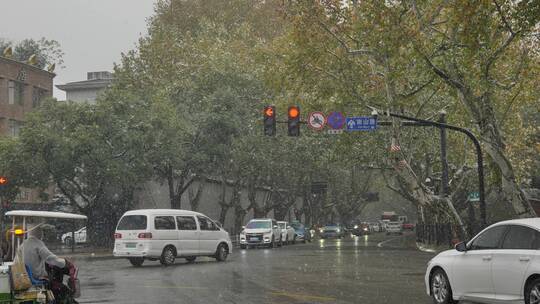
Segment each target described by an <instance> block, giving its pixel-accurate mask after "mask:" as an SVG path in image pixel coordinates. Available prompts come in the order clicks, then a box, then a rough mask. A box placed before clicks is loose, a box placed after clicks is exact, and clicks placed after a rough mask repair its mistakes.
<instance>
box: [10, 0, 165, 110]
mask: <svg viewBox="0 0 540 304" xmlns="http://www.w3.org/2000/svg"><path fill="white" fill-rule="evenodd" d="M154 2H155V0H0V38H6V39H9V40H13V41H20V40H22V39H25V38H33V39H39V38H41V37H45V38H47V39H54V40H56V41H58V42H59V43H60V45H61V46H62V50H63V51H64V53H65V55H64V65H65V68H64V69H58V68H57V69H56V71H55V72H56V78H55V79H54V83H55V85H56V84H63V83H66V82H71V81H79V80H85V79H86V72H90V71H111V70H112V67H113V63H114V62H118V61H119V60H120V53H121V52H125V51H128V50H130V49H133V48H135V43H136V42H137V40H138V38H139V37H140V36H141V35H145V34H146V21H147V18H148V17H150V16H151V15H152V13H153V3H154ZM54 96H55V97H57V98H59V99H61V100H63V99H65V93H64V92H63V91H60V90H58V89H56V87H55V91H54Z"/></svg>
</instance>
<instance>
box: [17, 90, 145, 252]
mask: <svg viewBox="0 0 540 304" xmlns="http://www.w3.org/2000/svg"><path fill="white" fill-rule="evenodd" d="M138 132H140V129H137V128H133V126H132V125H130V124H129V123H127V122H126V121H124V120H119V119H117V117H115V116H114V115H111V112H110V111H109V109H107V108H106V107H98V106H95V105H89V104H76V103H69V102H68V103H65V102H57V101H54V100H52V101H48V102H46V103H44V105H43V107H41V108H40V110H39V111H36V112H33V113H31V114H29V115H28V120H27V121H26V124H25V127H24V129H23V130H22V133H21V136H20V138H19V141H20V143H19V145H20V146H19V147H18V149H19V150H18V151H19V153H20V155H21V158H20V159H19V158H15V159H13V158H12V159H11V160H12V164H11V166H9V167H11V168H12V169H11V170H15V169H17V168H18V166H20V165H21V164H24V166H26V168H25V169H24V170H22V172H23V173H24V174H23V175H22V176H18V175H19V174H20V172H21V171H18V172H14V173H13V176H14V177H15V178H17V179H19V178H20V179H23V178H24V179H25V180H24V181H21V182H20V184H22V185H24V186H26V187H28V186H33V185H34V184H36V183H39V184H41V185H46V184H49V183H51V182H52V183H54V185H55V186H56V187H57V188H58V189H59V190H60V192H61V194H62V195H63V196H64V197H66V198H67V199H68V201H69V204H70V207H71V209H72V210H74V211H76V212H80V213H82V214H85V215H87V216H89V218H91V219H92V220H91V221H89V222H88V230H89V237H90V241H91V242H92V243H94V244H98V245H100V244H101V245H103V244H105V243H107V241H110V236H109V237H103V235H111V234H110V232H111V231H113V230H114V225H115V224H116V221H117V220H118V218H119V216H120V215H121V214H122V213H123V212H125V211H126V210H127V209H129V208H130V206H131V205H132V202H133V191H134V190H135V187H136V186H137V184H138V183H139V182H141V181H142V180H144V179H145V178H147V176H148V175H147V174H146V172H147V170H146V168H145V166H144V162H143V161H142V159H141V157H140V155H141V147H142V144H141V142H139V141H137V139H138V137H137V134H138ZM96 229H103V230H100V231H101V233H103V234H98V233H94V232H95V231H96ZM98 235H100V236H99V237H98Z"/></svg>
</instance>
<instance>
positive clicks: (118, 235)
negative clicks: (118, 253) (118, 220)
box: [114, 233, 122, 239]
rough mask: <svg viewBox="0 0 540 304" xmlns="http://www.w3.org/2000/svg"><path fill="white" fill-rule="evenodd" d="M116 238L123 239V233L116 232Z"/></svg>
mask: <svg viewBox="0 0 540 304" xmlns="http://www.w3.org/2000/svg"><path fill="white" fill-rule="evenodd" d="M114 238H115V239H121V238H122V234H121V233H115V234H114Z"/></svg>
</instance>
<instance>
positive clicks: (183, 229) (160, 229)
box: [113, 209, 233, 266]
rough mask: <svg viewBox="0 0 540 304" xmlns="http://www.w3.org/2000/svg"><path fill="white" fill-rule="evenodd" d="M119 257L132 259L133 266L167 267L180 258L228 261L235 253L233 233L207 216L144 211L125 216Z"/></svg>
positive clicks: (118, 233)
mask: <svg viewBox="0 0 540 304" xmlns="http://www.w3.org/2000/svg"><path fill="white" fill-rule="evenodd" d="M114 238H115V241H114V251H113V255H114V256H115V257H122V258H128V259H129V261H130V262H131V264H132V265H133V266H141V265H142V264H143V262H144V260H151V261H157V260H159V261H160V262H161V264H163V265H170V264H173V263H174V260H175V258H176V257H182V258H185V259H186V260H188V261H189V262H192V261H194V260H195V259H196V258H197V256H210V257H213V258H215V259H216V260H218V261H225V260H226V259H227V256H228V255H229V254H231V253H232V248H233V246H232V242H231V239H230V237H229V233H228V232H227V231H225V230H224V229H222V228H220V226H219V225H217V224H216V223H215V222H214V221H213V220H211V219H210V218H208V217H207V216H205V215H204V214H201V213H198V212H194V211H188V210H177V209H141V210H132V211H128V212H126V213H124V215H123V216H122V218H120V221H119V222H118V225H117V226H116V231H115V234H114Z"/></svg>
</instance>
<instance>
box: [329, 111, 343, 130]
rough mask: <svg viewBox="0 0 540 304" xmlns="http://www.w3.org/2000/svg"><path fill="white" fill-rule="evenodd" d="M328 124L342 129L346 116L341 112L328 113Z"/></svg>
mask: <svg viewBox="0 0 540 304" xmlns="http://www.w3.org/2000/svg"><path fill="white" fill-rule="evenodd" d="M326 124H327V125H328V126H329V127H330V128H332V129H334V130H339V129H342V128H343V126H344V125H345V116H344V115H343V114H342V113H340V112H332V113H330V115H328V118H327V119H326Z"/></svg>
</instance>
